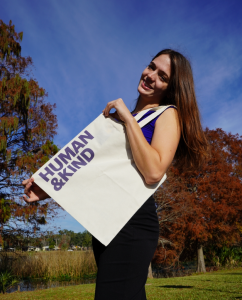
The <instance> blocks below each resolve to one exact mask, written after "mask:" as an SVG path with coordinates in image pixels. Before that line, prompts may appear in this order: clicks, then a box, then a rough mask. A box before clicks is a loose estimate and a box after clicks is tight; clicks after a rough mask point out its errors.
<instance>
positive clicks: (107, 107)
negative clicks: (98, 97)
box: [105, 101, 115, 117]
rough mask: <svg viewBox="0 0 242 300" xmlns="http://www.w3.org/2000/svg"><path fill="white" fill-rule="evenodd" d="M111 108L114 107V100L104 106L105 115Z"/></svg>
mask: <svg viewBox="0 0 242 300" xmlns="http://www.w3.org/2000/svg"><path fill="white" fill-rule="evenodd" d="M112 108H115V101H110V102H108V104H107V106H106V108H105V116H106V117H107V116H108V115H109V112H110V110H111V109H112Z"/></svg>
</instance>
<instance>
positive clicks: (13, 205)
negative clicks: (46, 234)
mask: <svg viewBox="0 0 242 300" xmlns="http://www.w3.org/2000/svg"><path fill="white" fill-rule="evenodd" d="M22 38H23V33H22V32H20V33H17V32H16V31H15V27H14V25H13V24H12V22H11V21H10V22H9V24H8V25H7V24H5V23H4V22H3V21H2V20H0V238H1V239H2V238H3V239H5V240H6V239H10V238H11V237H12V238H13V237H14V235H17V234H20V233H21V232H22V231H25V230H28V231H29V232H30V233H31V232H35V231H36V230H39V229H40V225H41V224H45V223H46V218H47V217H48V216H53V215H54V214H55V208H56V207H57V204H56V203H55V202H54V201H53V200H52V201H48V203H47V202H46V203H45V202H42V204H40V203H35V204H32V205H26V204H25V203H24V202H23V201H22V200H21V198H22V197H21V196H22V194H23V189H22V186H21V182H22V180H23V179H26V178H28V177H30V176H31V175H32V174H33V173H34V172H35V171H36V170H37V169H39V168H40V167H41V166H42V165H43V164H44V163H45V162H46V161H48V160H49V158H50V157H51V156H53V155H54V154H55V153H56V152H57V151H58V148H57V146H56V145H55V144H54V143H53V138H54V136H55V134H56V129H57V118H56V115H55V114H54V113H53V111H54V109H55V105H52V104H50V103H48V102H46V101H45V98H46V97H47V93H46V91H45V90H44V88H42V87H40V86H39V84H38V82H37V81H36V79H34V78H33V75H32V69H31V67H32V66H33V62H32V59H31V57H29V56H28V57H23V56H21V45H20V43H21V41H22ZM21 224H24V226H21ZM26 228H28V229H26ZM0 242H1V241H0Z"/></svg>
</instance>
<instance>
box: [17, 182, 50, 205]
mask: <svg viewBox="0 0 242 300" xmlns="http://www.w3.org/2000/svg"><path fill="white" fill-rule="evenodd" d="M22 185H23V186H24V187H25V188H24V193H25V194H26V195H27V196H28V197H29V198H27V197H26V196H25V195H24V196H23V198H24V201H25V202H27V203H32V202H36V201H39V200H45V199H47V198H50V196H49V195H48V194H47V193H46V192H45V191H43V190H42V189H41V188H40V187H39V186H38V185H37V184H36V183H35V182H34V178H30V179H26V180H24V181H23V182H22Z"/></svg>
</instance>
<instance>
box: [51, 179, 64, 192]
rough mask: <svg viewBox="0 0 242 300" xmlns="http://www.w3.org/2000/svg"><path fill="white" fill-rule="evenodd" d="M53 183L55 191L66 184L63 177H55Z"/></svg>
mask: <svg viewBox="0 0 242 300" xmlns="http://www.w3.org/2000/svg"><path fill="white" fill-rule="evenodd" d="M51 184H52V185H53V186H54V190H55V191H59V190H60V189H61V188H62V187H63V185H65V182H63V181H62V179H60V181H58V179H57V178H53V179H52V180H51Z"/></svg>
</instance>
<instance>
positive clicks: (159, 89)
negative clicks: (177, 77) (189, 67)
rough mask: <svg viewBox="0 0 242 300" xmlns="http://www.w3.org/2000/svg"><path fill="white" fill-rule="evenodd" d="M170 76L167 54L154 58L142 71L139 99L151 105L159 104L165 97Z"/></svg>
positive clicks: (169, 61)
mask: <svg viewBox="0 0 242 300" xmlns="http://www.w3.org/2000/svg"><path fill="white" fill-rule="evenodd" d="M170 75H171V60H170V57H169V55H168V54H162V55H160V56H158V57H156V58H155V59H154V60H153V61H151V63H150V64H149V65H148V67H147V68H145V69H144V71H143V73H142V75H141V79H140V82H139V86H138V92H139V94H140V97H141V98H142V99H144V100H146V101H149V102H150V101H152V103H158V104H159V103H160V101H161V99H162V98H163V96H164V95H165V92H166V89H167V86H168V83H169V79H170Z"/></svg>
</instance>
